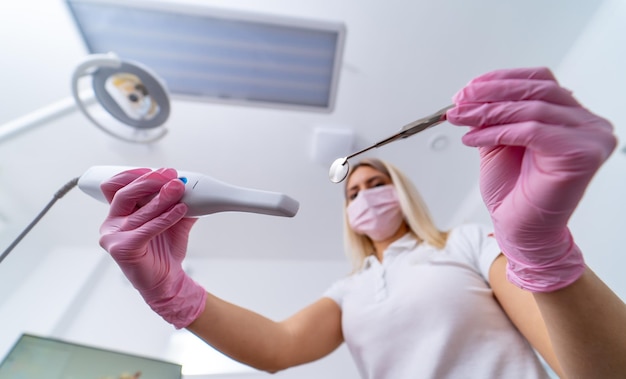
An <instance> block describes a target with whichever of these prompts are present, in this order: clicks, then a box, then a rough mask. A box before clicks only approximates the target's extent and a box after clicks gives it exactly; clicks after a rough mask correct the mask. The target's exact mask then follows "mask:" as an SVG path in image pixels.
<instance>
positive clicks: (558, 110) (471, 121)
mask: <svg viewBox="0 0 626 379" xmlns="http://www.w3.org/2000/svg"><path fill="white" fill-rule="evenodd" d="M446 117H447V120H448V121H449V122H451V123H452V124H455V125H465V126H471V127H484V126H492V125H504V124H514V123H521V122H527V121H536V122H539V123H543V124H552V125H569V126H576V125H580V124H584V123H588V122H590V121H593V120H594V119H595V118H597V116H595V115H593V114H591V113H590V112H589V111H587V110H586V109H584V108H582V107H568V106H563V105H556V104H550V103H546V102H544V101H536V100H528V101H501V102H495V103H483V104H480V103H472V104H459V105H457V106H456V107H454V108H452V109H450V110H449V111H448V112H447V114H446Z"/></svg>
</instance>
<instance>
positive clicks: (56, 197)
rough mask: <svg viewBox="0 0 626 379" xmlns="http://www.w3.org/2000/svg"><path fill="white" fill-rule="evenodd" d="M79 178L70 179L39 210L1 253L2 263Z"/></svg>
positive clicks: (74, 185)
mask: <svg viewBox="0 0 626 379" xmlns="http://www.w3.org/2000/svg"><path fill="white" fill-rule="evenodd" d="M78 179H79V178H74V179H72V180H70V181H69V182H67V183H66V184H65V185H64V186H63V187H61V189H59V190H58V191H57V192H56V193H55V194H54V197H53V198H52V200H51V201H50V202H49V203H48V204H47V205H46V206H45V207H44V209H42V210H41V212H39V214H38V215H37V217H35V219H33V221H31V223H30V224H28V226H27V227H26V228H25V229H24V230H23V231H22V233H20V235H19V236H17V238H16V239H15V240H14V241H13V242H12V243H11V245H9V247H7V248H6V250H4V251H3V252H2V255H0V263H2V261H3V260H4V258H6V257H7V255H9V253H10V252H11V250H13V248H15V246H17V244H18V243H20V241H21V240H22V239H23V238H24V237H25V236H26V234H28V232H30V230H31V229H32V228H33V227H34V226H35V225H36V224H37V223H38V222H39V220H41V219H42V218H43V216H44V215H45V214H46V213H48V211H49V210H50V208H52V206H53V205H54V203H56V201H57V200H59V199H60V198H62V197H63V196H65V194H67V193H68V192H70V190H71V189H72V188H74V187H76V185H77V184H78Z"/></svg>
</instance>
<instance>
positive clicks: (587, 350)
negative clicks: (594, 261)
mask: <svg viewBox="0 0 626 379" xmlns="http://www.w3.org/2000/svg"><path fill="white" fill-rule="evenodd" d="M534 297H535V300H536V301H537V305H538V306H539V309H540V311H541V313H542V316H543V318H544V320H545V322H546V325H547V328H548V333H549V334H550V338H551V340H552V343H553V346H554V350H555V353H556V355H557V357H558V359H559V362H560V363H561V366H562V368H563V371H564V372H565V373H566V375H567V378H585V379H588V378H602V379H611V378H625V377H626V304H624V302H623V301H622V300H621V299H620V298H619V297H618V296H617V295H616V294H615V293H613V291H611V289H610V288H609V287H607V286H606V284H604V283H603V282H602V281H601V280H600V279H599V278H598V277H597V276H596V275H595V274H594V273H593V272H592V271H591V270H590V269H589V268H587V269H586V271H585V272H584V274H583V275H582V276H581V277H580V279H578V280H577V281H576V282H574V283H573V284H571V285H570V286H568V287H565V288H563V289H561V290H557V291H553V292H543V293H535V294H534Z"/></svg>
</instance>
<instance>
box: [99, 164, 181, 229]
mask: <svg viewBox="0 0 626 379" xmlns="http://www.w3.org/2000/svg"><path fill="white" fill-rule="evenodd" d="M176 176H177V173H176V170H174V169H159V170H156V171H150V172H147V173H145V174H144V175H142V176H140V177H138V178H136V179H135V180H133V181H131V182H130V183H129V184H127V185H126V186H125V187H123V188H121V189H119V190H118V191H117V192H116V193H115V195H114V196H113V199H112V200H111V208H110V210H109V216H112V217H119V216H128V215H130V214H132V213H134V212H135V211H136V210H137V208H140V207H141V206H142V205H143V204H144V203H146V202H147V201H148V200H149V199H150V198H151V197H152V196H154V195H155V194H157V193H158V192H159V191H160V190H161V187H163V185H165V184H166V183H168V182H169V181H172V180H173V179H175V178H176Z"/></svg>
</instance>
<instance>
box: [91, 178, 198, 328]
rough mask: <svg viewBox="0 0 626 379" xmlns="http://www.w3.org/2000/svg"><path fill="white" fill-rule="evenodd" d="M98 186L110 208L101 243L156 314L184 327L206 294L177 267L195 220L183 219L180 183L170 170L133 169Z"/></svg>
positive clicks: (102, 228)
mask: <svg viewBox="0 0 626 379" xmlns="http://www.w3.org/2000/svg"><path fill="white" fill-rule="evenodd" d="M101 189H102V192H103V193H104V195H105V197H106V198H107V200H108V201H109V202H110V203H111V207H110V211H109V215H108V216H107V218H106V219H105V221H104V223H103V224H102V226H101V228H100V235H101V237H100V245H101V246H102V247H103V248H104V249H105V250H107V251H108V252H109V253H110V254H111V257H113V259H114V260H115V262H116V263H117V264H118V266H119V267H120V268H121V269H122V271H123V273H124V275H125V276H126V277H127V278H128V280H129V281H130V282H131V283H132V284H133V286H134V287H135V288H136V289H137V290H138V291H139V293H140V294H141V295H142V297H143V298H144V300H145V301H146V303H147V304H148V305H149V306H150V307H151V308H152V309H153V310H154V311H155V312H156V313H158V314H159V315H161V317H163V318H164V319H165V320H166V321H168V322H169V323H171V324H173V325H174V326H175V327H176V328H184V327H186V326H188V325H189V324H190V323H191V322H192V321H194V320H195V319H196V318H197V317H198V316H199V315H200V313H201V312H202V310H203V309H204V305H205V301H206V296H207V295H206V291H205V290H204V289H203V288H202V287H200V286H199V285H198V284H197V283H195V282H194V281H193V280H192V279H191V278H190V277H189V276H188V275H187V274H186V273H185V272H184V271H183V268H182V261H183V259H184V258H185V254H186V250H187V243H188V237H189V232H190V230H191V228H192V226H193V224H194V223H195V221H196V219H193V218H185V217H184V216H185V213H186V212H187V206H186V205H185V204H184V203H181V202H180V199H181V198H182V196H183V194H184V193H185V185H184V184H183V183H182V182H181V181H180V180H179V179H178V178H177V173H176V171H175V170H173V169H160V170H157V171H152V170H149V169H134V170H129V171H125V172H122V173H120V174H118V175H116V176H114V177H113V178H111V179H109V180H108V181H106V182H105V183H103V184H102V186H101Z"/></svg>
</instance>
